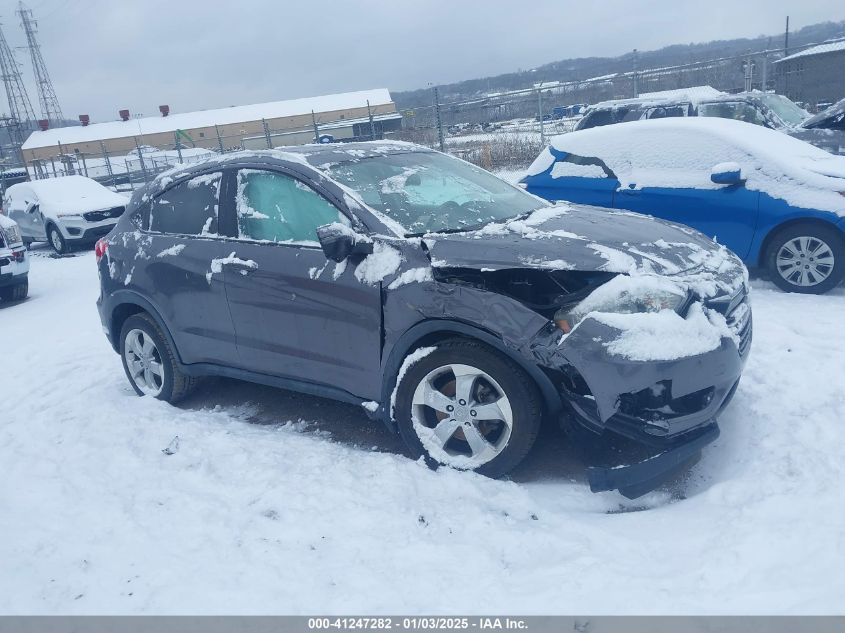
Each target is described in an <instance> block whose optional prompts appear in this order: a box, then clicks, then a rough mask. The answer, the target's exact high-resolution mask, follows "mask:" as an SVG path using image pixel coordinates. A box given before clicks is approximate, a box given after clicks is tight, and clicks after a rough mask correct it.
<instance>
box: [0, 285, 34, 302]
mask: <svg viewBox="0 0 845 633" xmlns="http://www.w3.org/2000/svg"><path fill="white" fill-rule="evenodd" d="M28 294H29V282H28V281H25V282H23V283H22V284H16V285H14V286H6V287H5V288H0V299H2V300H3V301H23V300H24V299H26V296H27V295H28Z"/></svg>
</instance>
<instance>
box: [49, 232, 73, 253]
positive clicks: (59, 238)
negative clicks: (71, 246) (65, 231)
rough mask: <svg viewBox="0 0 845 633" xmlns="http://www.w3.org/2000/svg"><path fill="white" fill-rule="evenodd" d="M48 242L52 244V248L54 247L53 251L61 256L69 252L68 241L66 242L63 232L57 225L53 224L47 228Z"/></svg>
mask: <svg viewBox="0 0 845 633" xmlns="http://www.w3.org/2000/svg"><path fill="white" fill-rule="evenodd" d="M47 241H48V242H50V246H52V247H53V250H54V251H56V253H58V254H59V255H63V254H65V253H67V252H68V246H67V240H65V238H64V236H63V235H62V232H61V231H60V230H59V227H57V226H56V225H55V224H51V225H50V226H48V227H47Z"/></svg>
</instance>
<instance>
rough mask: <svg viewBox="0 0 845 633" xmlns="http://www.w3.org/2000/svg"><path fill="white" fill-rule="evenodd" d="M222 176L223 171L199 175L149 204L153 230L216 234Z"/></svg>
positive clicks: (190, 233)
mask: <svg viewBox="0 0 845 633" xmlns="http://www.w3.org/2000/svg"><path fill="white" fill-rule="evenodd" d="M222 177H223V174H222V173H221V172H214V173H211V174H203V175H202V176H196V177H194V178H191V179H190V180H186V181H185V182H181V183H179V184H178V185H175V186H173V187H171V188H170V189H168V190H167V191H165V192H164V193H162V194H161V195H159V196H158V197H156V198H155V199H154V200H153V203H152V205H151V207H150V230H151V231H154V232H156V233H176V234H180V235H217V215H218V209H219V200H220V182H221V180H222Z"/></svg>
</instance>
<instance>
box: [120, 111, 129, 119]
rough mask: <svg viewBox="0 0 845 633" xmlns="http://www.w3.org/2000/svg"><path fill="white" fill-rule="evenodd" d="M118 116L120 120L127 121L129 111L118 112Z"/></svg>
mask: <svg viewBox="0 0 845 633" xmlns="http://www.w3.org/2000/svg"><path fill="white" fill-rule="evenodd" d="M118 114H119V115H120V118H121V119H123V120H124V121H128V120H129V110H121V111H120V112H118Z"/></svg>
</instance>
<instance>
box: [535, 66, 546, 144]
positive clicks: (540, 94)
mask: <svg viewBox="0 0 845 633" xmlns="http://www.w3.org/2000/svg"><path fill="white" fill-rule="evenodd" d="M537 113H538V114H539V116H540V145H541V146H543V147H545V146H546V128H545V126H544V125H543V82H542V81H540V83H539V84H538V85H537Z"/></svg>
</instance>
